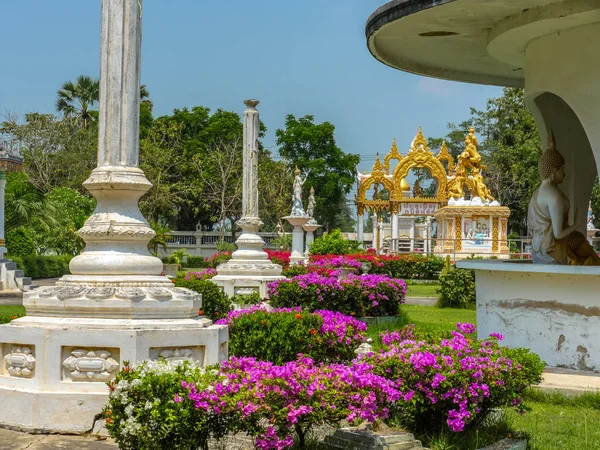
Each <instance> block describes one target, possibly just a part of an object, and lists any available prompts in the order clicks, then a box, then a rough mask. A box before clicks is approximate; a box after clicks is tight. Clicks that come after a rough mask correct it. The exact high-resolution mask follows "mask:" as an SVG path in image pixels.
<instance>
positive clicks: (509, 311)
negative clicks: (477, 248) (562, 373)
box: [457, 260, 600, 372]
mask: <svg viewBox="0 0 600 450" xmlns="http://www.w3.org/2000/svg"><path fill="white" fill-rule="evenodd" d="M457 265H458V267H460V268H465V269H473V270H475V283H476V286H477V335H478V338H479V339H483V338H486V337H488V336H489V335H490V333H500V334H502V335H504V341H502V344H503V345H506V346H508V347H511V348H515V347H524V348H528V349H530V350H531V351H533V352H535V353H537V354H538V355H539V356H540V358H542V360H543V361H545V362H546V364H548V365H549V366H552V367H563V368H571V369H577V370H593V371H596V372H599V371H600V302H599V301H598V298H597V296H596V295H595V294H593V293H595V292H597V291H598V286H600V267H593V266H568V265H565V266H562V265H554V264H531V263H530V262H523V261H519V262H509V261H490V260H469V261H459V262H458V263H457Z"/></svg>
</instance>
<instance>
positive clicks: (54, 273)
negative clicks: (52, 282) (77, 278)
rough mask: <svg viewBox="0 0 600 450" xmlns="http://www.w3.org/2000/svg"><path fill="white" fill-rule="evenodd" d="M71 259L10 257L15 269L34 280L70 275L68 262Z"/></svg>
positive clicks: (57, 257)
mask: <svg viewBox="0 0 600 450" xmlns="http://www.w3.org/2000/svg"><path fill="white" fill-rule="evenodd" d="M72 258H73V257H72V256H71V255H58V256H39V255H31V256H22V257H16V256H15V257H11V259H12V260H13V262H15V263H17V267H18V268H19V269H21V270H23V271H25V276H26V277H31V278H33V279H34V280H36V279H40V278H58V277H62V276H63V275H67V274H70V273H71V272H70V271H69V262H70V261H71V259H72Z"/></svg>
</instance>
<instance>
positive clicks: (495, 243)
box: [492, 217, 498, 253]
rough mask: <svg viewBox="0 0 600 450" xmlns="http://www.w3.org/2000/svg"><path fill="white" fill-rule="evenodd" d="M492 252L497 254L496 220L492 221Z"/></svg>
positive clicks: (495, 218)
mask: <svg viewBox="0 0 600 450" xmlns="http://www.w3.org/2000/svg"><path fill="white" fill-rule="evenodd" d="M492 252H494V253H497V252H498V218H497V217H494V218H493V219H492Z"/></svg>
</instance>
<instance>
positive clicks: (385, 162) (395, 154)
mask: <svg viewBox="0 0 600 450" xmlns="http://www.w3.org/2000/svg"><path fill="white" fill-rule="evenodd" d="M392 159H395V160H396V161H401V160H402V155H401V154H400V152H399V151H398V146H397V145H396V138H394V140H393V142H392V148H391V149H390V152H389V153H388V154H387V155H385V158H384V159H383V167H384V168H385V172H386V173H390V161H391V160H392Z"/></svg>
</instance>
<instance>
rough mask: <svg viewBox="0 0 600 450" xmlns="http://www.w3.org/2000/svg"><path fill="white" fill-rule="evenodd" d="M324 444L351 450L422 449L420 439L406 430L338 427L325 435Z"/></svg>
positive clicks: (332, 447)
mask: <svg viewBox="0 0 600 450" xmlns="http://www.w3.org/2000/svg"><path fill="white" fill-rule="evenodd" d="M324 443H325V445H326V446H328V447H329V448H331V449H340V450H342V449H343V450H345V449H348V450H350V449H352V450H412V449H423V446H422V444H421V441H418V440H416V439H415V437H414V436H413V435H412V434H411V433H408V432H405V431H400V430H394V429H385V430H381V431H377V432H374V431H372V430H370V429H358V428H340V429H339V430H336V432H335V433H334V434H333V435H332V436H327V437H325V441H324Z"/></svg>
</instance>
